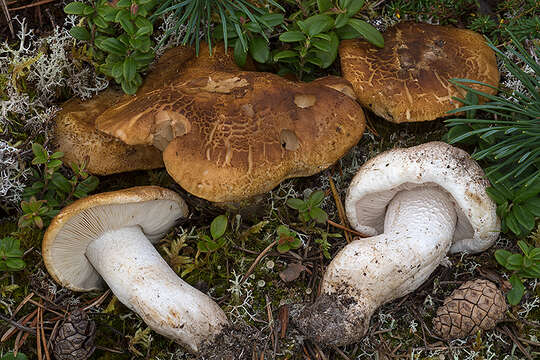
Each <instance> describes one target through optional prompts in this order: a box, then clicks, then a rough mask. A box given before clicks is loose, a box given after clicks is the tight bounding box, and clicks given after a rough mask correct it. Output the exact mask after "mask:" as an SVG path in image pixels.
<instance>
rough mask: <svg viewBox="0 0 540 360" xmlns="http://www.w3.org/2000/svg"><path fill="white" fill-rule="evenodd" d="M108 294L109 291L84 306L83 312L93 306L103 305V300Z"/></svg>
mask: <svg viewBox="0 0 540 360" xmlns="http://www.w3.org/2000/svg"><path fill="white" fill-rule="evenodd" d="M110 293H111V289H108V290H107V291H105V292H104V293H103V295H101V296H100V297H98V298H97V299H96V300H95V301H92V302H91V303H90V304H88V305H87V306H85V307H84V308H83V310H84V311H87V310H88V309H90V308H93V307H94V306H99V305H100V304H101V303H103V301H105V299H106V298H107V296H109V294H110Z"/></svg>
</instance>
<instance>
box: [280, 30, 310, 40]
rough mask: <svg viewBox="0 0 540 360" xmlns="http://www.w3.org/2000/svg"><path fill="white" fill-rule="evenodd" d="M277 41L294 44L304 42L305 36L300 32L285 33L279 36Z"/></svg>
mask: <svg viewBox="0 0 540 360" xmlns="http://www.w3.org/2000/svg"><path fill="white" fill-rule="evenodd" d="M279 40H280V41H283V42H296V41H304V40H306V35H304V33H302V32H300V31H287V32H284V33H283V34H281V35H280V36H279Z"/></svg>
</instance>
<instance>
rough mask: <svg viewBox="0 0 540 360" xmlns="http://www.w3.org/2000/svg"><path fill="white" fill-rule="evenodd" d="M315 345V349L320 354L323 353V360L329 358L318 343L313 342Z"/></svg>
mask: <svg viewBox="0 0 540 360" xmlns="http://www.w3.org/2000/svg"><path fill="white" fill-rule="evenodd" d="M313 345H315V349H316V350H317V353H318V354H319V355H321V358H322V359H323V360H328V358H327V357H326V355H325V354H324V352H323V351H322V349H321V347H320V346H319V345H318V344H317V343H313Z"/></svg>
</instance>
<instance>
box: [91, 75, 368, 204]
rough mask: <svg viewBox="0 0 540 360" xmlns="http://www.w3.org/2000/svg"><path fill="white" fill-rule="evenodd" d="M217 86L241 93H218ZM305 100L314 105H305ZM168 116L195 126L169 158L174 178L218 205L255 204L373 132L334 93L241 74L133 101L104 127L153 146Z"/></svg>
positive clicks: (353, 106) (104, 120)
mask: <svg viewBox="0 0 540 360" xmlns="http://www.w3.org/2000/svg"><path fill="white" fill-rule="evenodd" d="M210 79H211V81H212V84H229V85H230V84H233V85H234V86H227V87H226V88H227V91H220V92H216V91H215V89H216V87H209V86H208V84H209V82H210ZM217 88H220V89H222V88H223V87H221V85H220V86H217ZM297 99H302V102H301V104H302V105H309V106H298V104H297V103H296V102H297V101H296V100H297ZM313 99H316V101H314V100H313ZM162 111H167V112H175V113H179V114H182V115H183V116H185V117H186V118H187V119H189V122H190V124H191V131H189V132H188V133H186V134H185V135H183V136H180V137H177V138H175V139H174V140H173V141H172V142H171V143H170V144H169V145H168V146H167V148H166V149H165V151H164V154H163V156H164V161H165V164H166V167H167V170H168V172H169V173H170V174H171V176H172V177H173V178H174V179H175V180H176V181H177V182H178V183H179V184H180V185H181V186H182V187H184V188H185V189H186V190H187V191H189V192H191V193H193V194H195V195H197V196H199V197H202V198H205V199H207V200H211V201H217V202H223V201H237V200H240V199H244V198H248V197H251V196H254V195H257V194H261V193H264V192H267V191H269V190H271V189H272V188H273V187H275V186H276V185H277V184H279V183H280V182H281V181H282V180H284V179H286V178H290V177H295V176H309V175H312V174H314V173H317V172H319V171H321V170H323V169H325V168H326V167H328V166H329V165H331V164H332V163H334V162H335V161H336V160H337V159H339V158H340V157H341V156H343V154H345V152H346V151H347V150H348V149H350V148H351V147H352V146H353V145H355V144H356V143H357V142H358V140H359V139H360V138H361V137H362V134H363V131H364V126H365V119H364V114H363V112H362V109H361V108H360V106H359V105H358V104H357V103H356V102H355V101H354V100H352V99H350V98H349V97H348V96H346V95H344V94H342V93H340V92H338V91H336V90H334V89H332V88H330V87H328V86H325V85H323V84H319V83H318V82H312V83H295V82H291V81H288V80H285V79H283V78H281V77H279V76H277V75H274V74H269V73H257V72H238V71H237V72H213V73H211V74H208V75H206V76H205V77H201V78H195V79H191V80H189V81H188V80H186V81H183V82H177V83H174V84H172V85H170V86H167V87H165V88H161V89H158V90H155V91H152V92H149V93H148V94H146V95H145V96H144V97H141V98H131V99H129V100H128V101H127V102H124V103H120V104H119V105H118V106H116V107H114V108H112V109H110V110H108V111H107V112H105V113H104V114H103V115H102V116H101V117H100V118H99V119H98V120H97V123H98V127H99V129H100V130H102V131H104V132H107V133H109V134H113V135H115V134H118V133H122V136H123V138H122V139H123V140H124V141H126V142H130V143H132V144H148V143H151V142H150V141H151V139H152V137H153V136H154V134H155V133H156V128H157V127H156V115H157V114H160V113H161V112H162ZM336 128H340V129H341V132H336V131H335V129H336ZM119 130H121V131H119Z"/></svg>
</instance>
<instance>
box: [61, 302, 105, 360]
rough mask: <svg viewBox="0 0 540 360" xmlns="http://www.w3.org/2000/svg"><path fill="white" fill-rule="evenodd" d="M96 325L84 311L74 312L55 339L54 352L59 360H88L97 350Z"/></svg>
mask: <svg viewBox="0 0 540 360" xmlns="http://www.w3.org/2000/svg"><path fill="white" fill-rule="evenodd" d="M95 337H96V324H95V323H94V321H93V320H91V319H90V318H89V317H88V315H86V313H84V312H83V311H82V310H79V309H77V310H74V311H72V312H71V314H69V316H68V317H67V319H66V320H65V321H64V323H63V324H62V326H61V327H60V329H59V330H58V334H57V335H56V337H55V339H54V347H53V352H54V356H55V357H56V359H58V360H86V359H88V358H89V357H90V355H92V353H93V352H94V350H95V349H96V347H95V345H94V340H95Z"/></svg>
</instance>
